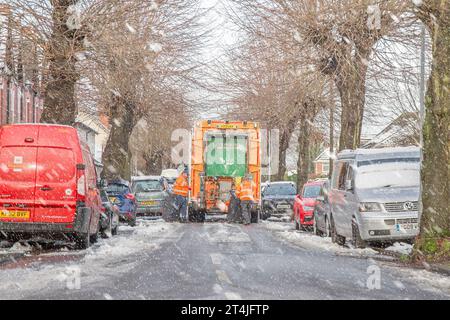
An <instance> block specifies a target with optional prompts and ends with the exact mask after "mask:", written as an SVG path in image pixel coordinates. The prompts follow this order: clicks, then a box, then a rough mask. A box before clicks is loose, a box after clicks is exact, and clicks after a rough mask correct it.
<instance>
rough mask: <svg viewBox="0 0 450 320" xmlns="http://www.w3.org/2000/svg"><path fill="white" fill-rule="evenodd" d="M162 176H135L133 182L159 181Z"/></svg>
mask: <svg viewBox="0 0 450 320" xmlns="http://www.w3.org/2000/svg"><path fill="white" fill-rule="evenodd" d="M159 179H161V176H134V177H131V181H145V180H159Z"/></svg>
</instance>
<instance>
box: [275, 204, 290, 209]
mask: <svg viewBox="0 0 450 320" xmlns="http://www.w3.org/2000/svg"><path fill="white" fill-rule="evenodd" d="M290 207H291V206H290V205H288V204H279V205H278V206H277V208H278V209H289V208H290Z"/></svg>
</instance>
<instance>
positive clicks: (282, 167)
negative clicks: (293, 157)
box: [276, 116, 298, 181]
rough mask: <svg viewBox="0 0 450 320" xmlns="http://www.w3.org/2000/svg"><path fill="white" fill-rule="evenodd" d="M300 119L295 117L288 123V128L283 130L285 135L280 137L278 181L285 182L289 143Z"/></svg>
mask: <svg viewBox="0 0 450 320" xmlns="http://www.w3.org/2000/svg"><path fill="white" fill-rule="evenodd" d="M297 121H298V119H297V118H296V117H295V116H293V117H292V118H291V119H290V120H289V121H288V123H287V125H286V128H285V129H284V130H283V133H282V134H281V137H280V147H279V150H278V152H279V155H278V159H279V161H278V173H277V175H276V179H277V180H278V181H282V180H284V175H285V174H286V152H287V149H288V148H289V142H290V140H291V137H292V133H293V131H294V129H295V124H296V122H297Z"/></svg>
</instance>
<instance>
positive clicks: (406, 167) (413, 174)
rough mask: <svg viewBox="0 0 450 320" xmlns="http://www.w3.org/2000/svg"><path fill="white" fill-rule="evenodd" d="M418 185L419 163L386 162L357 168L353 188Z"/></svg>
mask: <svg viewBox="0 0 450 320" xmlns="http://www.w3.org/2000/svg"><path fill="white" fill-rule="evenodd" d="M419 185H420V163H419V162H388V163H380V164H371V165H366V166H364V167H362V168H358V169H357V171H356V174H355V186H356V188H358V189H369V188H391V187H392V188H393V187H418V186H419Z"/></svg>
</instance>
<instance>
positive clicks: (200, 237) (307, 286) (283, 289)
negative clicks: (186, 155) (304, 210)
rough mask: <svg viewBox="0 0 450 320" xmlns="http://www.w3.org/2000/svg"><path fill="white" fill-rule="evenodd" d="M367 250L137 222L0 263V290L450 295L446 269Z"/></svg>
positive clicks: (120, 294) (47, 294)
mask: <svg viewBox="0 0 450 320" xmlns="http://www.w3.org/2000/svg"><path fill="white" fill-rule="evenodd" d="M376 258H377V254H376V253H375V252H373V251H371V250H364V251H361V250H359V251H358V250H352V249H346V248H340V247H339V248H337V247H334V245H333V244H331V243H329V242H328V240H326V239H322V238H318V237H315V236H312V235H309V234H305V233H300V232H297V231H295V230H292V227H291V226H290V225H289V224H285V223H284V224H283V223H277V222H265V223H261V224H259V225H250V226H241V225H229V224H226V223H220V222H213V223H205V224H168V223H165V222H162V221H141V222H140V224H139V226H138V227H136V228H135V229H132V228H129V227H121V231H120V233H119V236H117V237H114V238H113V239H107V240H100V242H99V243H98V244H96V245H95V246H93V247H92V248H91V249H89V250H88V251H87V252H83V251H67V250H62V251H57V252H50V253H46V254H40V255H30V256H27V257H25V258H19V259H17V260H16V261H15V262H14V261H10V262H6V263H2V264H1V265H0V299H22V298H28V299H449V298H450V279H449V278H448V277H444V276H441V275H438V274H435V273H430V272H427V271H422V270H412V269H407V268H403V267H399V266H396V265H395V264H394V263H392V262H386V261H384V262H383V261H380V260H378V259H376ZM378 279H379V280H380V281H379V285H378ZM369 287H370V288H371V289H369Z"/></svg>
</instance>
